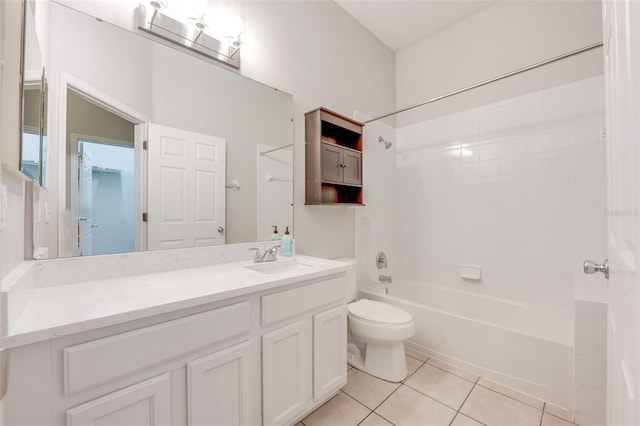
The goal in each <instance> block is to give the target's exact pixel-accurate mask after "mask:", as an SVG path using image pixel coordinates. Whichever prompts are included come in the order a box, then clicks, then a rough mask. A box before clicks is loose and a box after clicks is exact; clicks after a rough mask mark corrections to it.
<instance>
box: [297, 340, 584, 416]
mask: <svg viewBox="0 0 640 426" xmlns="http://www.w3.org/2000/svg"><path fill="white" fill-rule="evenodd" d="M407 367H408V369H409V375H408V377H407V378H406V379H405V380H404V381H403V382H402V383H391V382H387V381H385V380H381V379H378V378H376V377H373V376H370V375H369V374H367V373H364V372H362V371H360V370H358V369H355V368H351V367H349V371H348V373H347V374H348V377H347V385H346V386H345V387H343V388H342V389H341V390H340V392H339V393H338V395H337V396H335V397H333V398H332V399H330V400H329V401H327V402H326V403H325V404H324V405H322V406H321V407H320V408H318V409H317V410H315V411H314V412H313V413H311V414H309V415H308V416H307V417H306V418H305V419H303V420H302V421H301V422H300V423H298V424H297V425H296V426H357V425H360V426H394V425H395V426H481V425H485V426H529V425H531V426H575V425H574V424H573V423H571V421H570V420H571V419H570V417H569V414H568V413H567V412H565V411H564V410H562V409H560V408H558V407H554V406H552V405H548V404H545V403H544V402H542V401H540V400H537V399H535V398H532V397H530V396H527V395H523V394H520V393H519V392H516V391H514V390H513V389H509V388H506V387H504V386H502V385H499V384H497V383H493V382H491V381H489V380H486V379H484V378H482V377H478V376H474V375H473V374H469V373H467V372H465V371H463V370H460V369H458V368H456V367H453V366H450V365H448V364H446V363H444V362H442V361H439V360H436V359H434V358H429V357H426V356H425V355H423V354H420V353H417V352H414V351H411V350H407Z"/></svg>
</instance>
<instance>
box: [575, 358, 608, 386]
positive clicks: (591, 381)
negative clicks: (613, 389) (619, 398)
mask: <svg viewBox="0 0 640 426" xmlns="http://www.w3.org/2000/svg"><path fill="white" fill-rule="evenodd" d="M576 384H578V385H583V386H589V387H592V388H594V389H597V390H601V391H603V392H606V390H607V364H606V362H605V361H601V360H598V359H594V358H589V357H586V356H582V355H576Z"/></svg>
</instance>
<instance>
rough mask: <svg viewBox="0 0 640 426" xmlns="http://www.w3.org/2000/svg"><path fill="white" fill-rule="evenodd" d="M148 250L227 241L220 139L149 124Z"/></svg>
mask: <svg viewBox="0 0 640 426" xmlns="http://www.w3.org/2000/svg"><path fill="white" fill-rule="evenodd" d="M145 127H146V133H147V139H148V142H149V146H148V151H147V153H148V154H147V161H148V167H147V169H148V176H147V197H148V202H147V204H148V208H149V216H148V221H147V238H148V243H147V249H149V250H157V249H166V248H180V247H199V246H210V245H217V244H224V243H225V232H224V230H225V205H226V204H225V203H226V201H225V167H226V164H225V160H226V141H225V140H224V139H223V138H220V137H216V136H211V135H205V134H201V133H195V132H189V131H186V130H181V129H176V128H172V127H167V126H160V125H157V124H152V123H148V124H147V125H146V126H145Z"/></svg>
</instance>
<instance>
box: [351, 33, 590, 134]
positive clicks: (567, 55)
mask: <svg viewBox="0 0 640 426" xmlns="http://www.w3.org/2000/svg"><path fill="white" fill-rule="evenodd" d="M602 45H603V43H602V42H600V43H595V44H591V45H589V46H586V47H583V48H581V49H578V50H574V51H572V52H568V53H565V54H562V55H560V56H556V57H554V58H551V59H547V60H546V61H542V62H538V63H536V64H533V65H529V66H528V67H524V68H520V69H518V70H516V71H512V72H509V73H507V74H502V75H500V76H498V77H494V78H490V79H489V80H485V81H483V82H481V83H476V84H473V85H471V86H467V87H464V88H462V89H458V90H455V91H453V92H449V93H447V94H445V95H440V96H437V97H435V98H431V99H429V100H428V101H424V102H420V103H419V104H415V105H412V106H409V107H406V108H402V109H399V110H397V111H394V112H390V113H388V114H385V115H381V116H379V117H376V118H372V119H369V120H366V121H364V122H363V123H364V124H367V123H371V122H372V121H376V120H380V119H383V118H387V117H390V116H392V115H396V114H399V113H401V112H405V111H409V110H411V109H414V108H418V107H421V106H424V105H428V104H431V103H433V102H436V101H440V100H442V99H446V98H450V97H451V96H455V95H459V94H460V93H464V92H468V91H469V90H473V89H477V88H478V87H482V86H486V85H487V84H491V83H495V82H496V81H500V80H504V79H505V78H509V77H513V76H514V75H518V74H522V73H524V72H527V71H531V70H534V69H536V68H540V67H543V66H545V65H549V64H552V63H554V62H558V61H561V60H563V59H567V58H570V57H572V56H576V55H580V54H581V53H585V52H589V51H591V50H594V49H597V48H599V47H602Z"/></svg>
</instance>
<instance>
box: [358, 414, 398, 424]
mask: <svg viewBox="0 0 640 426" xmlns="http://www.w3.org/2000/svg"><path fill="white" fill-rule="evenodd" d="M360 426H393V423H389V422H388V421H386V420H385V419H383V418H382V417H380V416H379V415H377V414H376V413H371V414H369V417H367V418H366V419H364V421H363V422H362V423H360Z"/></svg>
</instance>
